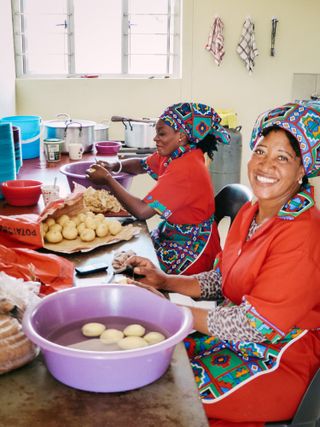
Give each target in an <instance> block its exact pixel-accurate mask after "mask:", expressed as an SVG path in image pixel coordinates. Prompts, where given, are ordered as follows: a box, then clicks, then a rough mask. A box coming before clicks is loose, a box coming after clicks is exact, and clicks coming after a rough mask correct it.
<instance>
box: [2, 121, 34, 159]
mask: <svg viewBox="0 0 320 427" xmlns="http://www.w3.org/2000/svg"><path fill="white" fill-rule="evenodd" d="M1 122H6V123H11V124H12V125H13V126H17V127H19V128H20V132H21V135H20V137H21V148H22V159H34V158H36V157H39V156H40V137H41V117H40V116H7V117H2V119H1Z"/></svg>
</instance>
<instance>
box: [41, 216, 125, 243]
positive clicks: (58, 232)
mask: <svg viewBox="0 0 320 427" xmlns="http://www.w3.org/2000/svg"><path fill="white" fill-rule="evenodd" d="M41 227H42V235H43V236H44V239H45V240H46V241H47V242H48V243H60V242H62V241H63V240H64V239H66V240H75V239H77V238H78V237H79V238H80V239H81V240H82V241H83V242H92V241H93V240H94V239H95V238H96V237H106V236H108V235H112V236H115V235H116V234H118V233H119V232H120V231H121V230H122V225H121V223H120V222H119V221H117V220H114V219H113V220H111V219H107V218H106V217H105V216H104V215H103V214H102V213H99V214H95V213H93V212H81V213H79V214H78V215H75V216H72V217H70V216H69V215H66V214H63V215H61V216H60V217H58V218H52V217H49V218H47V219H46V220H45V221H44V222H42V224H41Z"/></svg>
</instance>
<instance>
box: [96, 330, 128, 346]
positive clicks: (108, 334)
mask: <svg viewBox="0 0 320 427" xmlns="http://www.w3.org/2000/svg"><path fill="white" fill-rule="evenodd" d="M122 338H123V332H122V331H119V329H106V330H105V331H103V332H102V334H101V335H100V339H101V341H102V342H103V343H104V344H114V343H116V342H118V341H119V340H121V339H122Z"/></svg>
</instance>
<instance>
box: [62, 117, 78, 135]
mask: <svg viewBox="0 0 320 427" xmlns="http://www.w3.org/2000/svg"><path fill="white" fill-rule="evenodd" d="M74 123H76V124H77V125H79V136H81V134H82V124H81V123H79V122H73V121H72V120H70V121H69V122H68V123H67V122H66V126H65V128H64V137H66V136H67V130H68V126H70V125H72V124H74Z"/></svg>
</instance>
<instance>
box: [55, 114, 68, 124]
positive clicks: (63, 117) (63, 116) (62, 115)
mask: <svg viewBox="0 0 320 427" xmlns="http://www.w3.org/2000/svg"><path fill="white" fill-rule="evenodd" d="M56 117H57V119H60V118H61V119H62V120H63V119H65V122H69V121H71V119H70V115H69V114H67V113H59V114H57V116H56Z"/></svg>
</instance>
